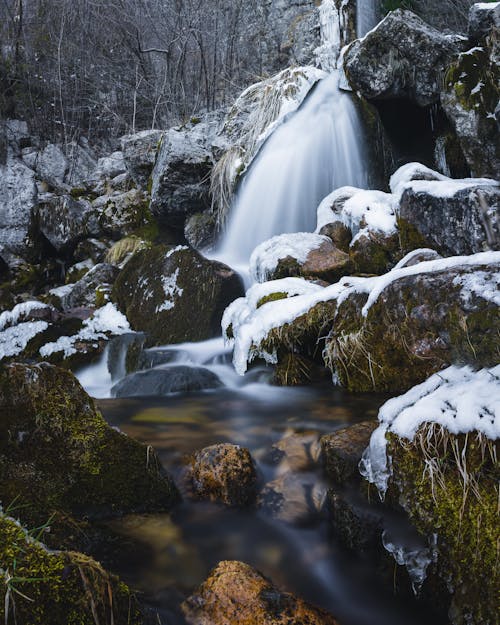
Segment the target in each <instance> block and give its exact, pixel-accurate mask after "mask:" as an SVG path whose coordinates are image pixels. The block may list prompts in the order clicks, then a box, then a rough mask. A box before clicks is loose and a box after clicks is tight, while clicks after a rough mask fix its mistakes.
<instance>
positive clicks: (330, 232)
mask: <svg viewBox="0 0 500 625" xmlns="http://www.w3.org/2000/svg"><path fill="white" fill-rule="evenodd" d="M346 199H348V198H346ZM319 234H322V235H324V236H327V237H328V238H329V239H331V240H332V241H333V244H334V245H335V247H336V248H338V249H339V250H341V251H342V252H346V253H349V246H350V244H351V241H352V232H351V229H350V228H348V227H347V226H346V225H344V224H343V223H342V222H341V221H334V222H332V223H329V224H325V225H324V226H322V227H321V228H320V230H319Z"/></svg>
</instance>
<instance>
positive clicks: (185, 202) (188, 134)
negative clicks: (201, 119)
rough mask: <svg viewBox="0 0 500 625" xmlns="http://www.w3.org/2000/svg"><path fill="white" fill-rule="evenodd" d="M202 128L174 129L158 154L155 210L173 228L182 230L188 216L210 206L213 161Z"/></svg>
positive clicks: (153, 192) (153, 197) (154, 175)
mask: <svg viewBox="0 0 500 625" xmlns="http://www.w3.org/2000/svg"><path fill="white" fill-rule="evenodd" d="M198 126H199V124H197V125H195V126H194V128H187V129H184V128H178V129H177V128H172V129H170V130H169V131H167V132H166V133H165V135H164V136H163V139H162V143H161V146H160V150H159V152H158V158H157V160H156V164H155V167H154V170H153V173H152V186H151V211H152V213H153V215H154V216H155V217H156V218H157V219H158V220H159V221H160V222H161V223H163V224H164V225H166V226H169V227H173V228H182V227H183V225H184V222H185V219H186V217H187V216H188V215H191V214H193V213H198V212H202V211H204V210H206V209H207V208H209V206H210V197H209V186H210V172H211V169H212V164H213V158H212V152H211V150H210V149H209V148H208V147H207V146H206V136H205V134H204V133H203V132H200V129H199V127H198Z"/></svg>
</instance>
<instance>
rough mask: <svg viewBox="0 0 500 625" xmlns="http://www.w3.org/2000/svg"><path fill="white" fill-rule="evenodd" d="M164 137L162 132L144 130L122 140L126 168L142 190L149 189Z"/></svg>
mask: <svg viewBox="0 0 500 625" xmlns="http://www.w3.org/2000/svg"><path fill="white" fill-rule="evenodd" d="M162 135H163V132H162V131H161V130H143V131H142V132H138V133H136V134H133V135H126V136H125V137H122V139H121V144H122V152H123V159H124V161H125V166H126V168H127V171H128V173H129V174H130V177H131V178H132V180H133V181H134V182H135V184H136V185H137V186H138V187H139V188H140V189H143V190H145V189H147V187H148V181H149V177H150V176H151V172H152V171H153V167H154V164H155V160H156V153H157V151H158V145H159V143H160V140H161V138H162Z"/></svg>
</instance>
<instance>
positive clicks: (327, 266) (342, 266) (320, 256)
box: [300, 240, 351, 283]
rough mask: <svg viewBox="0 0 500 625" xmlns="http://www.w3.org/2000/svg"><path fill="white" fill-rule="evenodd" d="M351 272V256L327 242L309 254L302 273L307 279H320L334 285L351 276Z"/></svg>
mask: <svg viewBox="0 0 500 625" xmlns="http://www.w3.org/2000/svg"><path fill="white" fill-rule="evenodd" d="M350 271H351V261H350V259H349V254H346V253H345V252H342V251H341V250H339V249H337V248H336V247H335V246H334V245H333V243H331V242H329V241H328V240H326V241H325V242H324V243H322V244H321V245H320V247H319V248H317V249H315V250H311V251H310V252H309V254H308V255H307V258H306V262H305V263H304V264H303V265H302V267H301V270H300V273H301V274H302V275H303V276H306V277H314V278H320V279H322V280H326V281H327V282H331V283H333V282H337V281H338V280H340V278H342V277H343V276H346V275H349V273H350Z"/></svg>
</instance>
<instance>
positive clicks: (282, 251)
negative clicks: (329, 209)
mask: <svg viewBox="0 0 500 625" xmlns="http://www.w3.org/2000/svg"><path fill="white" fill-rule="evenodd" d="M323 243H331V241H330V239H329V238H328V237H325V236H323V235H320V234H313V233H310V232H294V233H292V234H279V235H277V236H275V237H272V238H271V239H268V240H267V241H264V243H261V244H260V245H258V246H257V247H256V248H255V250H254V251H253V252H252V255H251V257H250V272H251V274H252V276H253V277H254V278H255V280H257V281H259V282H264V281H265V280H266V279H267V278H269V276H270V275H271V274H272V273H273V272H274V270H275V269H276V267H277V266H278V263H279V261H280V260H282V259H284V258H286V257H287V256H291V257H292V258H295V259H296V260H297V262H298V263H299V264H301V263H304V262H305V261H306V259H307V256H308V254H309V252H311V251H312V250H315V249H318V248H319V247H320V246H321V245H322V244H323Z"/></svg>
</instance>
